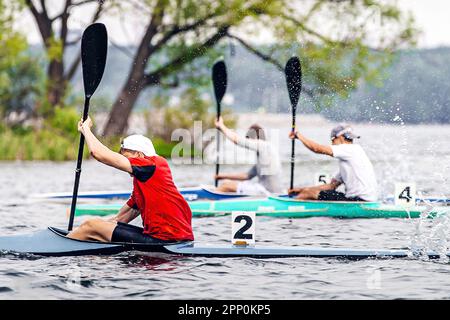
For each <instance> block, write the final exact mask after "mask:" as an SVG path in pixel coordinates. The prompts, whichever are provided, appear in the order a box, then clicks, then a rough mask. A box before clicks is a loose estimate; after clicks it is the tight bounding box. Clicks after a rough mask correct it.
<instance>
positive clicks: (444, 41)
mask: <svg viewBox="0 0 450 320" xmlns="http://www.w3.org/2000/svg"><path fill="white" fill-rule="evenodd" d="M50 1H53V2H54V3H58V2H59V3H58V4H60V3H61V1H60V0H50ZM55 1H56V2H55ZM387 1H389V0H387ZM397 1H398V3H399V5H400V7H401V8H402V9H404V10H409V11H411V12H412V14H413V15H414V17H415V19H416V26H417V27H418V28H419V29H420V30H421V31H422V32H421V34H420V36H419V38H418V47H420V48H433V47H439V46H450V33H449V30H450V19H449V13H450V0H397ZM54 7H55V11H57V7H58V5H55V6H54ZM86 8H88V7H86ZM91 8H93V7H91ZM86 10H88V9H86ZM85 16H86V11H84V12H81V13H80V12H78V14H77V15H74V17H73V24H72V27H74V26H75V27H78V28H80V29H82V28H83V27H84V26H85V22H84V20H85V19H84V18H85ZM89 16H90V15H89ZM30 21H33V19H32V17H31V16H30V14H29V13H26V14H24V15H23V16H22V17H21V19H19V20H18V22H17V25H16V27H17V28H18V29H19V30H21V31H23V32H24V34H26V35H27V37H28V40H29V41H30V42H32V43H36V42H40V41H41V39H40V36H39V34H38V33H37V30H36V28H35V27H33V28H30ZM128 21H131V22H129V23H128V25H126V28H125V30H127V32H124V31H123V30H124V28H123V26H124V23H123V21H120V19H119V18H117V17H115V18H108V19H105V20H103V21H102V22H103V23H105V24H106V26H107V28H108V33H109V35H110V38H112V39H113V41H114V42H115V43H116V44H122V45H124V44H129V39H130V38H131V39H133V38H134V39H135V40H136V41H137V40H138V39H139V32H138V31H139V30H140V29H142V28H143V27H144V26H142V24H140V23H138V22H137V21H133V19H129V20H128ZM33 23H34V21H33ZM111 36H112V37H111Z"/></svg>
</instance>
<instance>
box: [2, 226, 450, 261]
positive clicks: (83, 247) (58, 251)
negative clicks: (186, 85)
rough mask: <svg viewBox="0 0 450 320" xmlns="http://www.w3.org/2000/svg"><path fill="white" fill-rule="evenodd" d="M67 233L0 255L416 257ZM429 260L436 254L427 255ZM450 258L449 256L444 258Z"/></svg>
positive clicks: (11, 244) (19, 244)
mask: <svg viewBox="0 0 450 320" xmlns="http://www.w3.org/2000/svg"><path fill="white" fill-rule="evenodd" d="M66 234H67V231H64V230H60V229H57V228H53V227H49V228H48V229H45V230H42V231H38V232H36V233H33V234H30V235H19V236H9V237H0V252H4V253H19V254H33V255H38V256H81V255H111V254H117V253H120V252H125V251H141V252H148V253H165V254H170V255H180V256H199V257H224V258H226V257H250V258H288V257H310V258H343V259H351V260H357V259H366V258H407V257H410V256H415V255H418V252H412V251H410V250H386V249H348V248H314V247H281V246H280V247H269V246H248V247H245V246H234V245H231V244H230V245H226V244H201V243H195V242H182V243H174V244H166V245H150V244H135V243H101V242H94V241H80V240H74V239H69V238H67V237H65V235H66ZM427 256H428V257H429V258H431V259H434V258H439V257H440V256H439V254H437V253H434V252H429V253H427ZM447 256H450V253H449V254H447Z"/></svg>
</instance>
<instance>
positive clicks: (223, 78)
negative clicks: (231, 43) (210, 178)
mask: <svg viewBox="0 0 450 320" xmlns="http://www.w3.org/2000/svg"><path fill="white" fill-rule="evenodd" d="M212 81H213V86H214V95H215V96H216V102H217V120H219V118H220V113H221V106H220V103H221V101H222V98H223V96H224V95H225V91H226V90H227V67H226V66H225V61H223V60H219V61H217V62H216V63H215V64H214V66H213V68H212ZM219 138H220V133H219V131H218V130H217V135H216V149H217V158H216V175H218V174H219V166H220V165H219V151H220V142H219ZM217 185H218V180H217V179H215V186H216V187H217Z"/></svg>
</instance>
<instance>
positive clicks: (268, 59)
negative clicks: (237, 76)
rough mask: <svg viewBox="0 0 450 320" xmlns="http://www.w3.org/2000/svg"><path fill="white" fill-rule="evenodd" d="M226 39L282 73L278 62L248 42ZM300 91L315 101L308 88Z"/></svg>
mask: <svg viewBox="0 0 450 320" xmlns="http://www.w3.org/2000/svg"><path fill="white" fill-rule="evenodd" d="M227 37H228V38H231V39H235V40H236V41H238V42H239V43H240V44H241V45H242V46H243V47H244V48H245V49H247V50H248V51H250V52H251V53H253V54H254V55H256V56H257V57H259V58H260V59H262V60H263V61H266V62H269V63H271V64H273V65H274V66H275V67H276V68H277V69H278V70H280V71H281V72H283V73H284V66H283V65H282V64H281V63H280V62H278V61H277V60H275V59H274V58H272V57H271V56H269V55H266V54H264V53H263V52H261V51H259V50H258V49H256V48H255V47H253V46H251V45H250V44H249V43H248V42H246V41H244V40H243V39H241V38H239V37H237V36H235V35H231V34H230V33H227ZM302 90H303V91H304V92H305V93H306V94H307V95H308V96H309V97H310V98H312V99H314V100H315V94H314V90H313V89H311V88H308V87H305V86H304V85H303V86H302Z"/></svg>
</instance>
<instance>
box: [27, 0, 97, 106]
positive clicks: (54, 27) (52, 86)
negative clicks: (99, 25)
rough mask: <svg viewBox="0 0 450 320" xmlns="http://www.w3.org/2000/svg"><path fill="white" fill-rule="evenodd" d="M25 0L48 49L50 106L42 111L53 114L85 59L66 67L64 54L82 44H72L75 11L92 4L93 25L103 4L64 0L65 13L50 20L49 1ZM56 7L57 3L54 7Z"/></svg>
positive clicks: (91, 0)
mask: <svg viewBox="0 0 450 320" xmlns="http://www.w3.org/2000/svg"><path fill="white" fill-rule="evenodd" d="M37 2H38V1H36V0H35V1H33V0H24V3H25V6H26V7H27V8H28V10H29V11H30V12H31V14H32V16H33V18H34V20H35V22H36V24H37V27H38V30H39V33H40V35H41V38H42V43H43V47H44V48H45V51H46V54H47V59H48V66H47V85H46V98H47V102H48V104H49V108H47V110H42V111H43V113H47V112H50V113H51V112H52V107H54V106H57V105H59V104H61V102H62V101H61V100H62V98H63V97H64V94H65V91H66V87H67V83H68V81H69V80H70V79H72V77H73V76H74V74H75V72H76V70H77V68H78V66H79V64H80V61H81V57H80V55H78V56H77V57H76V58H75V59H74V60H73V61H72V62H71V64H70V65H69V67H68V68H66V67H65V64H64V54H65V50H66V48H67V47H68V46H71V45H75V44H78V43H79V40H80V38H79V36H78V37H77V38H75V39H72V40H70V41H69V39H68V36H69V27H68V21H69V18H70V15H71V13H72V11H73V10H74V9H75V8H79V7H83V6H85V5H89V4H94V5H95V4H96V9H95V12H94V14H93V16H92V18H91V21H92V22H94V21H96V20H97V19H98V18H99V17H100V15H101V13H102V11H103V9H104V5H103V1H97V0H78V1H75V0H64V1H61V3H63V6H62V9H61V10H60V11H59V12H58V13H56V14H54V15H52V16H50V13H49V10H48V9H49V5H48V2H50V1H46V0H39V2H38V4H37ZM52 5H55V3H52Z"/></svg>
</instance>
